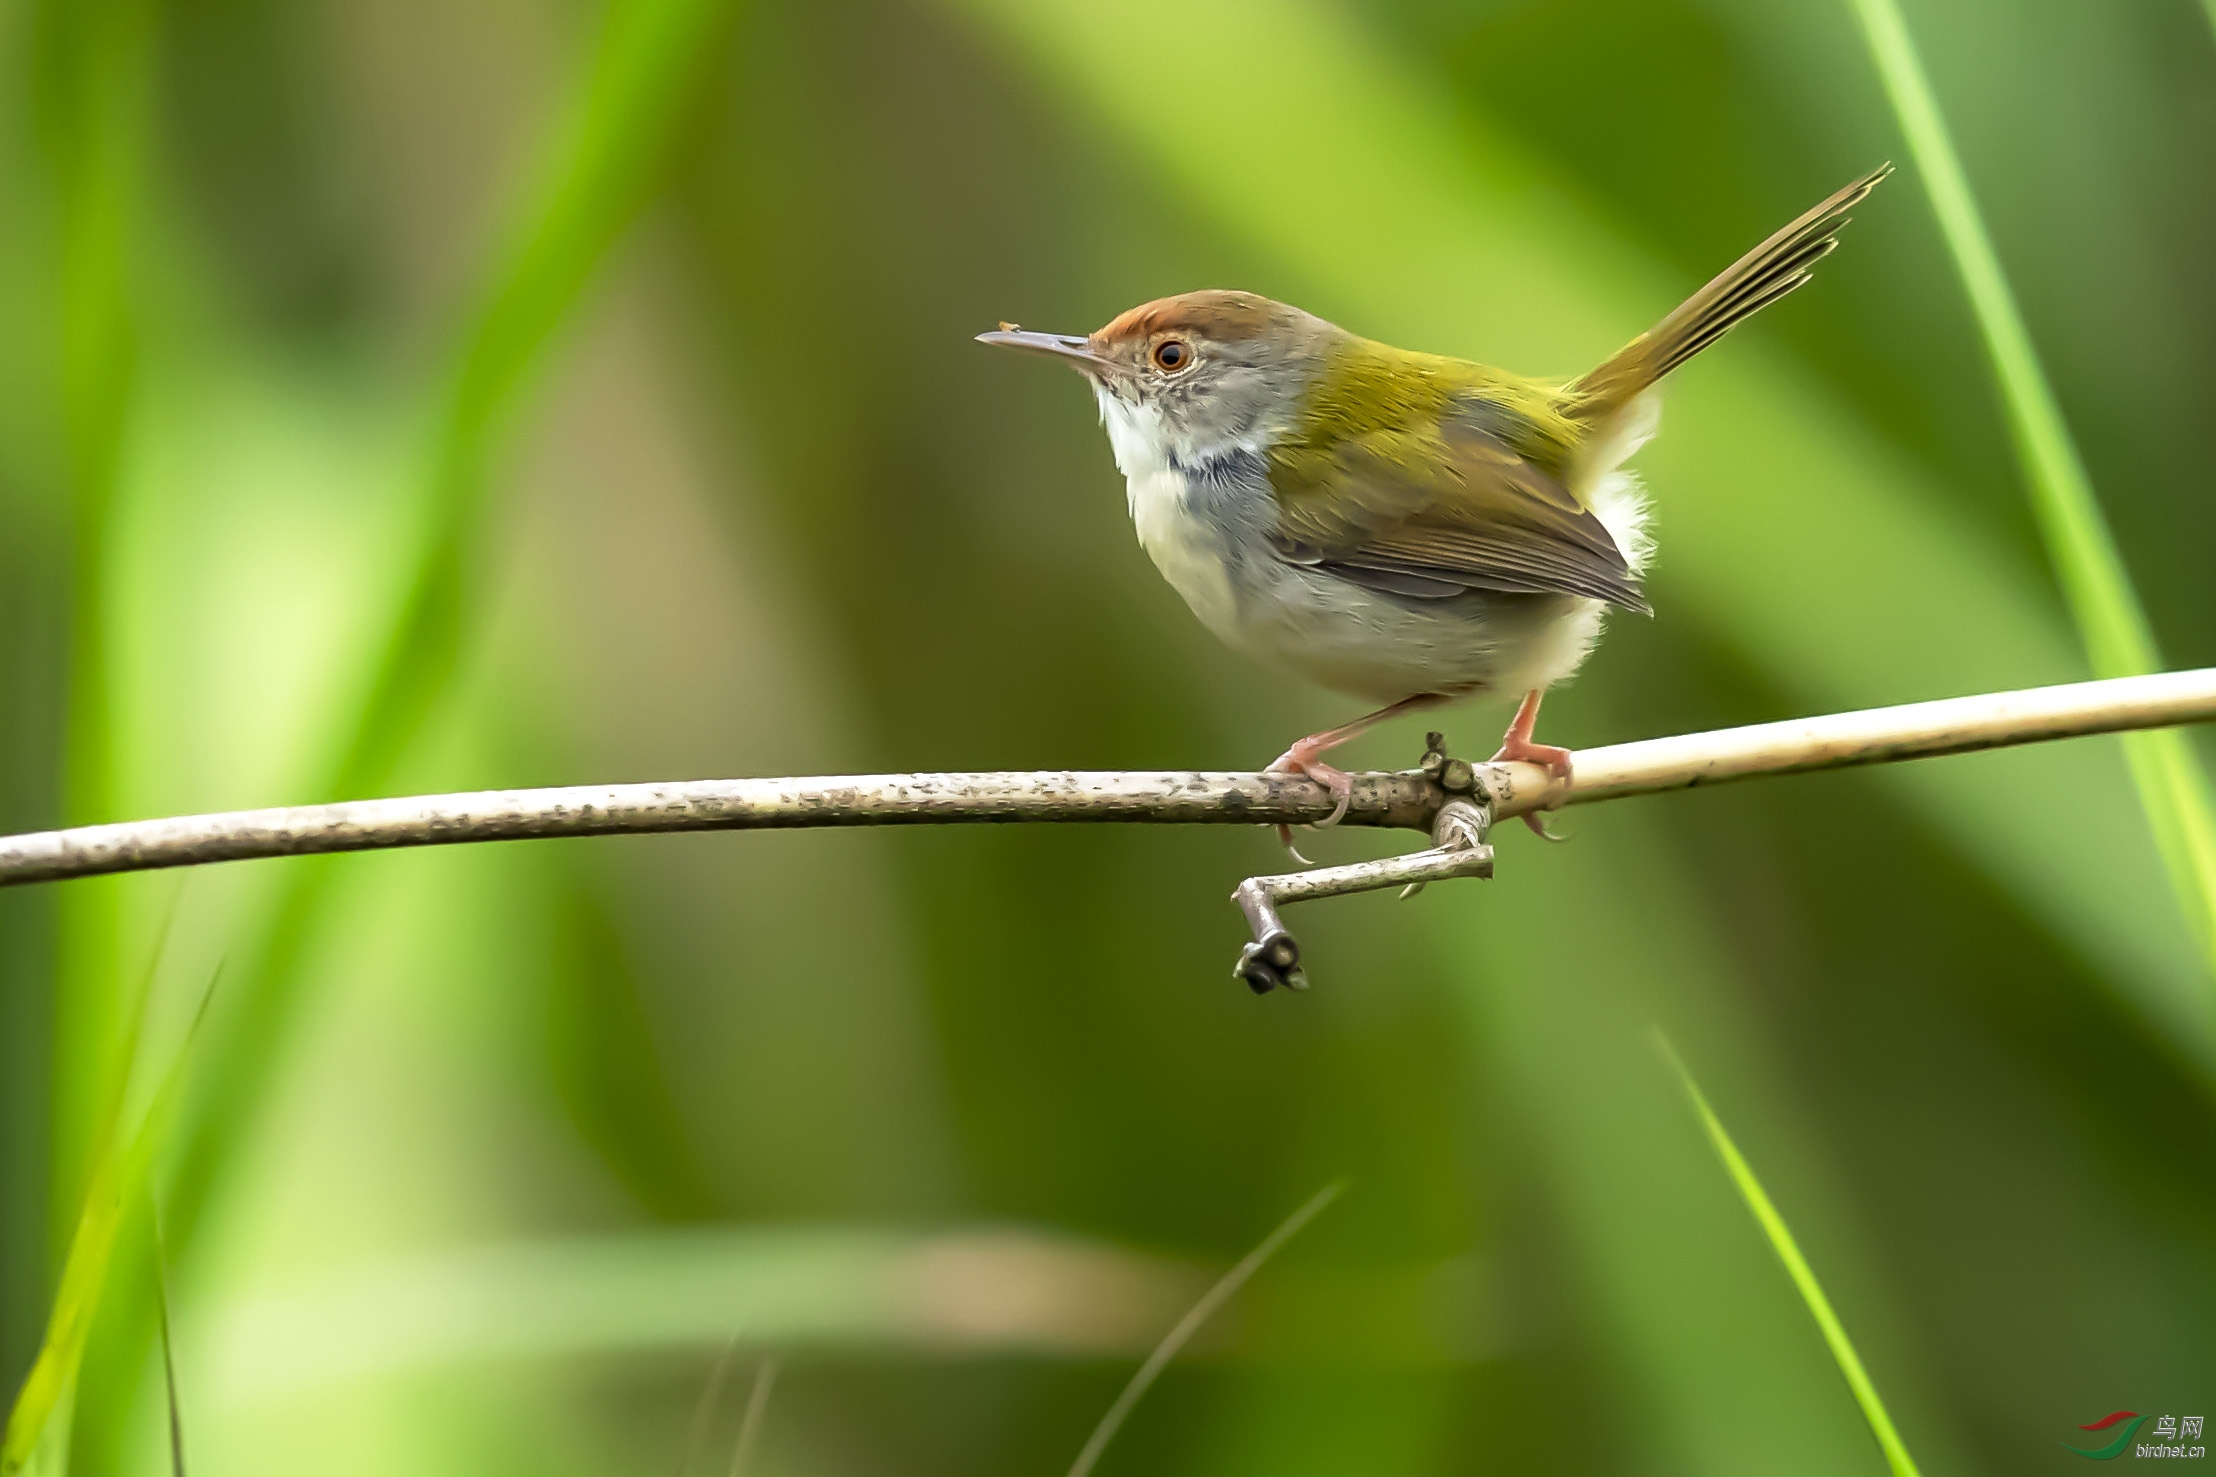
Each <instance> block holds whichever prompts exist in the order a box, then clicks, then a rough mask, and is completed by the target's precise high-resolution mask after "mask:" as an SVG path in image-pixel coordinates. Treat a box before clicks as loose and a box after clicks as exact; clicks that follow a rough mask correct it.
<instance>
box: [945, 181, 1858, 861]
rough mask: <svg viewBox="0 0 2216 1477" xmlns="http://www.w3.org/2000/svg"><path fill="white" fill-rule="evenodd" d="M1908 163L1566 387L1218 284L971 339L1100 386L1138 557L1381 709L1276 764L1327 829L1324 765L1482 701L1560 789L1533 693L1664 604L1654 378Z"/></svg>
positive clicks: (1505, 750) (1769, 248)
mask: <svg viewBox="0 0 2216 1477" xmlns="http://www.w3.org/2000/svg"><path fill="white" fill-rule="evenodd" d="M1891 170H1892V166H1891V165H1890V164H1886V165H1884V166H1882V167H1880V168H1878V169H1876V170H1873V171H1872V172H1871V173H1869V174H1867V175H1865V176H1863V177H1862V178H1861V179H1858V180H1856V181H1855V182H1854V183H1852V184H1850V185H1847V186H1846V187H1845V188H1843V189H1841V190H1839V191H1837V192H1836V193H1834V194H1833V195H1831V196H1830V197H1829V198H1828V199H1826V200H1824V201H1823V202H1822V203H1821V204H1819V205H1817V206H1816V207H1814V208H1813V209H1811V210H1809V211H1808V212H1806V213H1805V214H1803V215H1802V216H1800V217H1799V218H1798V219H1796V220H1794V221H1793V222H1792V223H1790V224H1789V225H1787V226H1785V227H1784V228H1783V229H1782V230H1780V231H1778V232H1777V233H1776V234H1774V235H1772V236H1771V237H1770V238H1769V239H1767V240H1766V241H1764V242H1762V243H1761V244H1760V245H1759V246H1757V247H1755V248H1754V249H1753V250H1752V251H1749V252H1748V253H1747V254H1746V255H1745V256H1742V257H1741V258H1739V260H1737V261H1736V262H1734V263H1732V264H1731V265H1730V266H1729V267H1727V268H1725V269H1724V271H1722V272H1721V273H1719V274H1718V275H1717V276H1716V277H1715V279H1714V280H1712V281H1711V282H1709V283H1708V284H1707V285H1706V286H1705V287H1702V288H1701V289H1700V290H1699V291H1698V292H1695V293H1694V294H1693V295H1692V296H1691V297H1689V298H1687V299H1686V300H1685V301H1684V302H1683V303H1681V304H1679V306H1678V307H1677V308H1675V309H1674V310H1672V311H1671V312H1670V313H1669V314H1668V315H1667V316H1666V317H1664V318H1663V319H1662V320H1661V321H1660V322H1659V323H1657V324H1656V325H1655V326H1654V327H1653V328H1651V329H1649V330H1647V332H1645V333H1643V334H1641V335H1640V336H1639V337H1637V338H1635V339H1633V340H1632V341H1631V342H1630V343H1628V344H1626V345H1625V346H1624V347H1623V348H1622V349H1620V350H1618V351H1617V352H1616V353H1615V354H1613V355H1611V356H1610V357H1609V358H1608V359H1607V360H1605V361H1604V362H1602V363H1601V364H1600V365H1599V366H1598V367H1597V368H1595V369H1593V370H1590V371H1589V372H1587V373H1585V374H1583V375H1580V376H1578V377H1577V378H1575V379H1572V380H1554V379H1547V378H1539V377H1532V376H1526V375H1520V374H1513V373H1510V372H1508V371H1506V370H1501V369H1495V368H1491V367H1489V366H1487V365H1483V364H1478V363H1474V362H1472V361H1470V360H1466V359H1456V358H1449V357H1447V356H1444V355H1439V354H1428V353H1418V352H1414V351H1411V350H1407V349H1399V348H1395V347H1392V346H1391V345H1388V344H1383V343H1379V342H1376V341H1374V340H1371V339H1365V338H1361V337H1358V336H1356V335H1355V334H1352V333H1349V332H1348V331H1346V330H1345V329H1342V328H1340V327H1338V326H1337V325H1335V324H1332V323H1328V322H1326V321H1324V320H1323V319H1321V318H1319V317H1316V316H1315V315H1313V314H1310V313H1307V312H1303V311H1302V310H1301V309H1299V308H1296V307H1292V306H1290V305H1288V304H1285V303H1281V302H1276V301H1273V300H1271V299H1269V298H1267V297H1263V296H1261V295H1260V294H1258V293H1252V292H1241V291H1227V290H1220V289H1208V290H1203V291H1198V292H1188V293H1184V294H1182V295H1179V296H1175V297H1165V298H1159V299H1156V300H1155V301H1152V302H1147V303H1142V304H1140V305H1139V306H1137V307H1135V308H1131V309H1129V310H1128V311H1126V312H1123V313H1121V314H1118V315H1117V316H1116V317H1115V318H1113V319H1111V320H1110V321H1109V322H1108V324H1107V325H1106V326H1105V327H1103V328H1101V329H1100V330H1099V331H1098V332H1095V333H1091V334H1086V335H1074V334H1054V333H1038V332H1032V331H1027V330H1025V329H1023V328H1021V327H1019V326H1018V325H1016V324H1013V323H1002V324H1001V325H1000V326H999V327H998V328H997V329H995V330H994V331H992V332H989V333H983V334H979V335H978V340H979V342H982V343H987V344H993V345H997V346H1000V347H1004V348H1008V349H1014V350H1019V351H1023V352H1028V353H1033V354H1043V355H1047V356H1050V357H1052V358H1055V359H1059V360H1061V361H1063V362H1065V363H1067V364H1069V365H1071V366H1073V367H1074V368H1076V369H1077V370H1079V371H1080V372H1082V373H1083V374H1084V375H1085V377H1086V378H1087V379H1088V380H1090V381H1091V384H1092V390H1093V395H1094V398H1095V399H1096V401H1097V402H1098V405H1099V409H1100V417H1101V421H1102V422H1103V424H1104V425H1105V427H1106V429H1107V433H1108V441H1109V445H1110V448H1111V449H1112V451H1113V452H1114V455H1115V461H1116V466H1117V468H1118V470H1120V471H1121V472H1122V474H1123V477H1124V481H1125V490H1126V495H1127V501H1128V503H1129V507H1130V513H1131V518H1132V522H1133V524H1134V525H1135V527H1136V529H1137V532H1138V537H1139V543H1140V544H1141V545H1142V546H1143V547H1144V548H1145V550H1146V552H1147V554H1148V555H1149V556H1151V557H1152V559H1153V561H1154V564H1155V566H1156V567H1157V568H1158V569H1159V570H1160V571H1161V573H1162V575H1163V577H1164V578H1165V579H1167V580H1168V582H1169V583H1170V585H1171V586H1172V587H1173V588H1174V589H1175V590H1176V591H1177V593H1178V594H1179V595H1181V596H1183V597H1184V600H1185V603H1186V604H1187V605H1188V606H1189V607H1191V609H1192V612H1193V614H1194V615H1196V616H1197V617H1199V619H1200V622H1201V624H1202V625H1204V626H1206V627H1207V628H1208V629H1209V630H1210V631H1212V632H1214V633H1215V634H1216V635H1217V636H1218V637H1220V638H1221V639H1222V640H1223V641H1225V642H1226V643H1227V644H1229V645H1230V646H1232V647H1233V648H1235V649H1237V650H1239V651H1242V652H1245V653H1248V654H1249V655H1251V656H1253V657H1255V658H1258V659H1259V660H1261V661H1262V662H1264V663H1265V664H1267V665H1269V666H1271V667H1274V668H1276V669H1279V670H1281V671H1286V672H1290V673H1292V674H1294V675H1297V676H1301V677H1305V678H1308V679H1309V680H1312V681H1314V682H1316V683H1318V684H1320V685H1321V686H1323V687H1326V688H1329V689H1331V690H1332V691H1334V692H1338V693H1343V694H1346V695H1348V696H1350V697H1355V698H1359V699H1362V700H1364V701H1366V702H1370V703H1374V704H1377V705H1378V706H1377V707H1376V708H1375V709H1374V710H1373V711H1371V712H1368V713H1365V714H1363V715H1362V716H1361V717H1358V718H1355V719H1353V720H1352V721H1351V722H1347V723H1343V724H1340V725H1339V726H1337V727H1335V728H1327V729H1323V730H1321V731H1320V732H1316V733H1311V734H1309V735H1307V736H1306V737H1304V738H1301V739H1299V740H1298V741H1296V742H1295V743H1294V744H1293V745H1292V746H1291V747H1290V748H1288V749H1286V750H1285V752H1284V753H1283V754H1281V755H1279V756H1278V757H1277V759H1276V760H1274V761H1273V762H1272V763H1271V764H1270V765H1269V767H1268V772H1269V773H1272V774H1294V775H1304V776H1306V777H1307V778H1309V779H1311V780H1314V781H1316V782H1317V783H1319V784H1321V785H1322V786H1324V787H1325V789H1326V790H1327V791H1329V793H1330V795H1331V797H1332V799H1333V801H1334V802H1335V803H1334V805H1333V808H1332V810H1331V812H1330V814H1329V815H1328V816H1327V817H1326V818H1325V819H1324V820H1323V821H1321V822H1318V824H1319V825H1331V824H1334V823H1336V822H1337V821H1339V820H1340V819H1342V818H1343V817H1344V816H1345V814H1346V811H1347V807H1348V805H1349V803H1350V801H1351V799H1352V796H1353V780H1352V778H1351V776H1349V775H1348V774H1347V773H1346V772H1345V771H1344V770H1342V769H1339V768H1338V767H1337V766H1335V765H1333V764H1331V763H1330V762H1329V760H1328V759H1326V758H1325V756H1326V755H1327V754H1329V753H1330V752H1331V751H1332V750H1334V749H1336V748H1338V747H1339V746H1340V745H1342V744H1345V743H1347V742H1348V741H1349V740H1351V739H1354V738H1356V737H1357V736H1359V735H1360V734H1362V733H1364V732H1366V731H1367V730H1369V729H1370V728H1372V727H1374V726H1376V725H1377V724H1379V723H1381V722H1384V721H1385V720H1386V719H1388V718H1392V717H1396V716H1398V715H1400V714H1403V713H1410V712H1416V711H1419V710H1423V709H1427V708H1432V707H1436V706H1438V705H1440V704H1444V703H1450V702H1455V701H1458V700H1460V699H1464V698H1469V697H1475V696H1479V695H1483V694H1500V695H1508V696H1515V697H1518V698H1519V699H1520V701H1519V704H1518V706H1517V709H1516V714H1515V718H1514V719H1513V721H1512V722H1510V724H1509V726H1508V730H1507V732H1506V734H1504V735H1503V737H1502V741H1501V747H1500V750H1499V752H1497V753H1496V754H1494V756H1493V760H1494V762H1495V763H1500V762H1506V761H1511V760H1521V761H1525V762H1529V763H1535V764H1541V765H1544V766H1546V768H1547V769H1548V770H1550V771H1551V772H1552V773H1553V774H1554V775H1555V776H1556V777H1557V778H1559V779H1560V780H1562V781H1563V782H1565V783H1566V782H1568V781H1569V780H1570V778H1571V776H1572V773H1573V763H1574V761H1573V757H1572V755H1571V752H1570V751H1569V750H1568V749H1564V748H1561V747H1558V746H1556V745H1552V744H1543V743H1540V742H1539V741H1538V740H1537V738H1536V737H1535V736H1534V728H1535V725H1536V723H1537V721H1538V716H1539V705H1540V702H1541V700H1542V698H1543V697H1544V695H1545V693H1546V691H1547V689H1548V688H1549V687H1551V686H1553V685H1554V684H1556V683H1558V682H1561V681H1563V680H1564V679H1566V678H1568V677H1569V676H1571V675H1572V674H1573V673H1574V672H1576V670H1577V669H1578V667H1579V666H1580V665H1582V664H1583V662H1584V660H1585V658H1586V657H1587V655H1588V654H1590V653H1591V651H1592V649H1593V646H1594V644H1595V642H1597V641H1598V640H1599V638H1600V634H1601V626H1602V621H1603V618H1604V616H1605V614H1606V613H1607V612H1608V611H1609V610H1610V609H1611V608H1614V609H1618V610H1627V611H1633V612H1636V613H1638V614H1641V615H1651V614H1652V613H1653V610H1652V607H1651V606H1650V605H1649V604H1648V602H1647V598H1646V595H1645V593H1644V588H1643V576H1644V575H1645V573H1646V571H1647V569H1648V566H1649V563H1650V561H1651V559H1652V557H1653V553H1654V541H1653V538H1652V536H1651V534H1650V531H1649V525H1648V509H1647V502H1646V498H1645V494H1644V492H1643V490H1642V489H1641V487H1640V485H1639V482H1638V480H1637V477H1636V475H1635V474H1634V473H1633V472H1631V471H1630V470H1629V469H1628V468H1626V466H1625V463H1626V462H1627V461H1628V460H1629V459H1630V458H1631V456H1632V454H1633V453H1635V452H1636V451H1638V449H1639V448H1640V447H1641V446H1642V445H1643V444H1645V443H1646V441H1647V440H1648V439H1649V438H1650V437H1652V436H1653V434H1654V433H1655V430H1656V429H1657V424H1658V418H1659V413H1660V405H1659V400H1658V388H1657V387H1658V386H1659V384H1660V383H1661V381H1662V380H1663V378H1664V377H1665V376H1667V375H1668V374H1669V373H1670V372H1671V371H1672V370H1674V369H1676V368H1677V367H1678V366H1680V365H1682V364H1684V363H1685V361H1687V360H1688V359H1691V358H1692V357H1693V356H1694V355H1696V354H1698V353H1700V352H1701V350H1703V349H1706V348H1708V347H1709V346H1710V345H1712V344H1714V343H1715V342H1716V341H1717V340H1718V339H1720V338H1722V337H1723V336H1724V335H1725V334H1726V333H1728V332H1730V330H1731V329H1733V328H1734V327H1736V326H1738V325H1739V324H1741V323H1743V322H1745V321H1746V320H1747V319H1748V318H1750V317H1752V316H1753V315H1754V314H1756V313H1758V312H1760V311H1761V310H1762V309H1764V308H1766V307H1768V306H1769V305H1771V304H1772V303H1775V302H1776V301H1777V300H1778V299H1780V298H1782V297H1784V296H1786V295H1787V294H1788V293H1791V292H1793V291H1794V290H1795V289H1797V288H1799V287H1800V286H1802V285H1803V284H1804V283H1806V282H1807V281H1808V280H1809V273H1810V270H1811V268H1813V267H1814V266H1815V264H1816V263H1817V262H1818V261H1819V260H1821V259H1822V258H1823V257H1825V256H1827V255H1829V254H1830V252H1831V251H1832V249H1833V248H1834V247H1835V246H1836V245H1837V244H1838V233H1839V231H1840V229H1841V227H1843V226H1845V225H1846V223H1847V220H1848V212H1849V211H1851V210H1852V209H1853V208H1854V207H1855V206H1856V205H1857V204H1859V203H1860V202H1861V201H1862V200H1863V199H1864V197H1866V196H1867V195H1868V194H1869V193H1870V192H1871V191H1872V190H1873V189H1875V188H1876V187H1877V185H1878V183H1879V182H1880V181H1881V180H1883V179H1884V178H1885V176H1886V175H1887V174H1889V173H1890V172H1891ZM1526 820H1527V821H1529V822H1531V823H1532V826H1533V829H1535V830H1537V831H1539V833H1540V834H1541V835H1545V834H1547V833H1546V831H1545V828H1544V822H1543V820H1541V819H1540V818H1539V817H1538V816H1537V814H1536V813H1534V814H1532V815H1528V816H1526ZM1280 835H1281V836H1282V837H1284V838H1285V840H1286V842H1287V844H1288V846H1289V845H1290V838H1291V833H1290V831H1289V830H1286V829H1284V828H1280Z"/></svg>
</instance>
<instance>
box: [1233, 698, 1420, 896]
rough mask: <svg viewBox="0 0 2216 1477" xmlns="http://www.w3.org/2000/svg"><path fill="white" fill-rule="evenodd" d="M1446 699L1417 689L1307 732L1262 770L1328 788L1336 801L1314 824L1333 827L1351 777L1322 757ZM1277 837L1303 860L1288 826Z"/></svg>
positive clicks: (1349, 797)
mask: <svg viewBox="0 0 2216 1477" xmlns="http://www.w3.org/2000/svg"><path fill="white" fill-rule="evenodd" d="M1449 700H1450V695H1449V694H1445V693H1437V692H1420V693H1418V694H1416V695H1415V696H1414V697H1404V698H1402V699H1401V700H1400V701H1399V702H1397V703H1392V704H1389V705H1387V706H1385V707H1382V708H1379V709H1378V710H1377V711H1376V712H1374V713H1365V714H1363V715H1362V716H1361V717H1359V718H1357V719H1355V720H1354V721H1353V722H1352V723H1342V724H1340V725H1339V726H1338V727H1337V728H1327V729H1325V730H1324V731H1323V732H1322V733H1312V734H1310V735H1308V737H1306V738H1304V739H1302V740H1301V741H1300V742H1299V743H1297V744H1294V745H1293V746H1292V747H1291V748H1290V749H1287V750H1286V751H1285V752H1284V753H1282V754H1280V755H1278V756H1277V758H1276V759H1274V760H1273V761H1271V763H1270V767H1269V768H1268V769H1266V770H1264V771H1263V772H1264V773H1265V774H1300V775H1306V776H1307V777H1308V778H1310V779H1312V780H1314V781H1315V782H1316V783H1317V784H1319V785H1322V786H1323V787H1324V788H1325V789H1327V790H1329V791H1330V792H1331V798H1332V799H1334V800H1336V801H1338V802H1339V803H1338V804H1337V805H1336V806H1334V807H1333V808H1332V811H1331V814H1329V815H1327V816H1325V817H1324V818H1323V819H1322V820H1320V821H1317V822H1316V824H1317V825H1318V826H1335V825H1337V824H1338V823H1339V822H1340V821H1341V820H1343V819H1344V818H1345V817H1346V813H1347V807H1348V806H1349V805H1351V804H1353V803H1354V780H1353V777H1352V776H1350V775H1349V774H1348V773H1347V772H1346V771H1345V770H1343V769H1340V768H1338V767H1337V766H1335V765H1331V764H1326V763H1324V761H1323V756H1324V755H1325V754H1326V753H1328V752H1329V751H1331V750H1333V749H1336V748H1338V747H1339V745H1341V744H1343V743H1346V742H1348V741H1349V740H1350V739H1356V738H1360V737H1361V736H1362V735H1363V734H1365V733H1367V732H1369V731H1370V730H1371V729H1373V728H1375V727H1376V726H1377V725H1378V724H1380V723H1383V722H1384V721H1385V720H1386V719H1388V718H1398V717H1399V716H1400V715H1401V714H1403V713H1415V712H1420V711H1422V710H1423V709H1425V708H1432V707H1437V706H1438V705H1439V704H1440V703H1443V702H1447V701H1449ZM1277 837H1278V839H1279V840H1280V841H1283V842H1284V843H1285V849H1286V850H1287V851H1292V852H1293V855H1294V856H1295V857H1299V858H1300V859H1301V860H1303V861H1305V860H1307V859H1306V858H1305V857H1301V856H1300V853H1299V852H1297V851H1293V828H1292V827H1291V826H1279V827H1278V828H1277Z"/></svg>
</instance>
